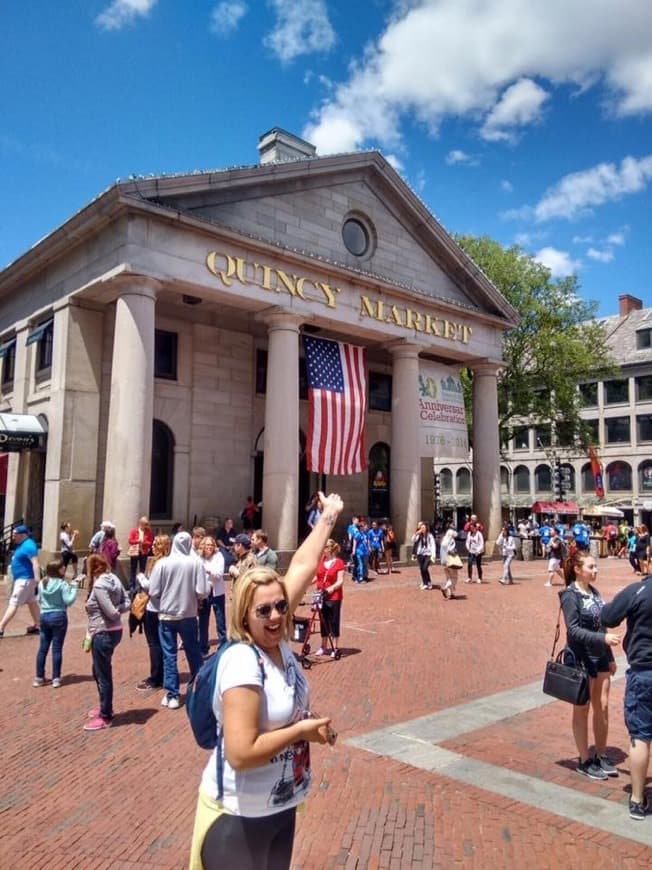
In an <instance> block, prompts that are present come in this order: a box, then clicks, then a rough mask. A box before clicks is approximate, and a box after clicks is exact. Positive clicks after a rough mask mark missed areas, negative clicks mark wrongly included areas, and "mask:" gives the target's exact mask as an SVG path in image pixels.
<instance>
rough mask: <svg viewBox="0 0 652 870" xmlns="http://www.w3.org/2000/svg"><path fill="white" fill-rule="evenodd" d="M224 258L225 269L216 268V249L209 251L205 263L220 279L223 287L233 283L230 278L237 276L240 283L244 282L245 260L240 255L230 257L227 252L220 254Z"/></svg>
mask: <svg viewBox="0 0 652 870" xmlns="http://www.w3.org/2000/svg"><path fill="white" fill-rule="evenodd" d="M222 256H223V257H224V259H225V260H226V270H224V271H222V270H221V269H218V268H217V266H216V264H215V258H216V257H217V252H216V251H211V253H210V254H209V255H208V257H207V258H206V265H207V266H208V268H209V269H210V271H211V272H212V273H213V275H215V276H216V277H217V278H219V279H220V281H221V282H222V284H224V286H225V287H230V286H231V285H232V284H233V281H232V280H231V279H232V278H237V279H238V281H240V283H241V284H244V283H245V275H244V272H245V261H244V259H243V258H242V257H230V256H229V255H228V254H223V255H222Z"/></svg>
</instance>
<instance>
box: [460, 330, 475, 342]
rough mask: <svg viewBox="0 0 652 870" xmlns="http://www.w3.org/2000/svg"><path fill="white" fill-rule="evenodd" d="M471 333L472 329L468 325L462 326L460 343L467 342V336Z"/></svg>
mask: <svg viewBox="0 0 652 870" xmlns="http://www.w3.org/2000/svg"><path fill="white" fill-rule="evenodd" d="M472 334H473V329H472V327H470V326H462V344H468V343H469V338H470V336H471V335H472Z"/></svg>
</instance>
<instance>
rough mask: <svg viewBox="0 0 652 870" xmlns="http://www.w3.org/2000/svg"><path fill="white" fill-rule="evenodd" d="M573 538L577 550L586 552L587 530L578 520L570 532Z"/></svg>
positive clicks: (587, 546)
mask: <svg viewBox="0 0 652 870" xmlns="http://www.w3.org/2000/svg"><path fill="white" fill-rule="evenodd" d="M571 531H572V532H573V536H574V538H575V543H576V544H577V549H578V550H588V549H589V530H588V529H587V527H586V526H585V525H584V523H582V522H580V521H579V520H578V521H577V522H576V523H575V525H574V526H573V528H572V530H571Z"/></svg>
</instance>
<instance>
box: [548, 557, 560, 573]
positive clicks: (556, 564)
mask: <svg viewBox="0 0 652 870" xmlns="http://www.w3.org/2000/svg"><path fill="white" fill-rule="evenodd" d="M560 568H561V559H556V558H555V557H554V556H552V557H551V558H550V559H548V571H559V569H560Z"/></svg>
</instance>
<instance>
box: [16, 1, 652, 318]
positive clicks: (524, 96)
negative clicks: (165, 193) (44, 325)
mask: <svg viewBox="0 0 652 870" xmlns="http://www.w3.org/2000/svg"><path fill="white" fill-rule="evenodd" d="M0 24H1V26H0V268H2V267H4V265H7V264H8V263H10V262H12V261H13V260H14V259H16V258H17V257H18V256H20V255H21V254H22V253H24V252H25V251H26V250H28V249H29V248H30V247H31V246H32V245H33V244H35V243H36V242H37V241H38V240H39V239H40V238H42V237H43V236H45V235H47V234H48V233H49V232H51V231H52V230H54V229H55V228H56V227H58V226H60V225H61V224H62V223H64V221H65V220H66V219H67V218H69V217H70V216H71V215H72V214H74V213H75V212H76V211H78V210H79V209H80V208H82V207H83V206H84V205H85V204H87V203H88V202H89V201H90V200H91V199H93V198H94V197H95V196H97V195H98V194H99V193H101V192H102V191H103V190H105V189H106V188H108V187H110V186H111V185H112V184H113V183H114V182H115V181H116V180H117V179H126V178H129V177H131V176H134V175H135V176H139V175H144V176H147V175H161V174H173V173H180V172H192V171H195V170H207V169H222V168H228V167H232V166H243V165H254V164H256V163H257V162H258V153H257V151H256V144H257V142H258V138H259V137H260V136H261V135H262V134H263V133H265V132H266V131H267V130H269V129H271V128H272V127H275V126H278V127H282V128H283V129H285V130H287V131H289V132H292V133H295V134H297V135H299V136H302V137H303V138H305V139H307V140H308V141H310V142H312V143H313V144H314V145H316V147H317V151H318V154H320V155H325V154H331V153H342V152H347V151H355V150H368V149H372V148H377V149H378V150H380V151H381V152H382V153H383V154H384V156H385V157H386V158H387V159H388V160H389V161H390V163H391V164H392V165H393V166H394V168H395V169H396V170H397V171H398V172H399V173H400V174H401V175H402V177H403V179H404V180H405V181H406V182H407V184H409V185H410V187H411V188H412V189H413V191H414V192H415V193H416V194H417V195H418V196H419V197H420V198H421V199H422V200H423V202H424V203H425V204H426V206H427V207H428V208H429V209H430V210H431V211H432V212H433V214H434V215H435V216H436V217H437V218H438V220H439V221H441V223H442V224H443V226H444V227H445V228H446V229H447V230H448V231H449V232H451V233H463V234H466V233H470V234H473V235H488V236H490V237H491V238H493V239H496V240H497V241H498V242H500V243H501V244H502V245H505V246H511V245H518V246H520V247H521V248H522V249H523V250H524V251H525V252H527V253H528V254H531V255H532V256H534V257H535V259H537V260H538V261H540V262H542V263H544V264H545V265H546V266H547V267H548V268H549V269H550V270H551V273H552V275H553V277H555V278H563V277H565V276H567V275H570V274H576V275H577V276H578V279H579V287H580V294H581V296H582V297H583V298H585V299H587V300H595V301H596V302H597V303H598V313H599V314H600V315H608V314H614V313H616V312H617V310H618V301H617V297H618V296H619V295H620V294H622V293H630V294H632V295H634V296H637V297H638V298H640V299H642V301H643V304H644V306H645V307H648V306H652V292H650V291H651V290H652V286H651V282H650V281H649V279H648V272H649V267H648V257H649V252H650V235H651V231H650V225H651V221H650V215H651V214H652V208H651V206H652V6H651V3H650V0H618V2H616V0H546V2H541V0H220V2H215V0H191V2H188V0H185V2H184V0H113V2H112V0H66V2H64V3H52V2H44V0H40V2H39V0H7V2H6V3H4V4H3V8H2V11H0Z"/></svg>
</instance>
